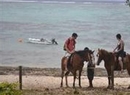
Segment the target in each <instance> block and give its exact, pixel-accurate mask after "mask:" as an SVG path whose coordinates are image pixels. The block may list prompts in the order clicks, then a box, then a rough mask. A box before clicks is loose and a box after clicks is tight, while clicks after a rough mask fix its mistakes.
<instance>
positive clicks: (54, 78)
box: [0, 66, 130, 90]
mask: <svg viewBox="0 0 130 95" xmlns="http://www.w3.org/2000/svg"><path fill="white" fill-rule="evenodd" d="M22 74H23V75H22V81H23V85H22V88H23V89H28V90H32V89H33V90H45V89H57V88H58V89H60V82H61V77H60V75H61V70H60V68H31V67H23V71H22ZM114 80H115V88H116V89H120V90H121V89H127V87H128V86H129V84H130V81H129V80H130V78H129V76H128V74H127V72H126V71H124V73H123V74H121V73H120V72H116V73H115V79H114ZM0 82H9V83H14V82H15V83H16V82H19V69H18V67H5V66H4V67H2V66H1V67H0ZM68 84H69V86H70V88H73V87H72V84H73V76H72V74H70V75H69V77H68ZM81 85H82V87H83V88H87V87H88V86H89V82H88V78H87V74H86V68H84V69H83V72H82V77H81ZM107 85H108V79H107V75H106V71H105V69H102V68H96V69H95V77H94V80H93V86H94V88H104V89H105V88H106V87H107ZM63 87H66V86H65V80H64V86H63ZM76 87H78V79H76Z"/></svg>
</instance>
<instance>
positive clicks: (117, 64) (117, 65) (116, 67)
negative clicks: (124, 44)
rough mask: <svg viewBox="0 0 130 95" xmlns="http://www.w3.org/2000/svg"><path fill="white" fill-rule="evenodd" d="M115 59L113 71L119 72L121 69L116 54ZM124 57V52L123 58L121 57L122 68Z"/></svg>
mask: <svg viewBox="0 0 130 95" xmlns="http://www.w3.org/2000/svg"><path fill="white" fill-rule="evenodd" d="M115 57H116V62H115V68H114V70H117V71H120V70H121V67H120V64H119V61H118V56H117V54H115ZM125 57H126V52H124V54H123V56H122V62H123V68H124V63H125V62H124V58H125Z"/></svg>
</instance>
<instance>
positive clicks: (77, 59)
mask: <svg viewBox="0 0 130 95" xmlns="http://www.w3.org/2000/svg"><path fill="white" fill-rule="evenodd" d="M93 52H94V51H91V50H89V49H88V48H85V49H84V50H82V51H76V52H74V53H73V54H71V56H70V57H69V59H68V58H67V57H63V58H62V60H61V70H62V73H61V87H63V77H64V75H65V79H66V86H67V87H68V80H67V76H68V74H69V73H70V72H71V73H72V74H73V76H74V79H73V87H75V79H76V71H77V70H78V71H79V77H78V78H79V87H81V72H82V68H83V66H84V61H87V62H90V63H93V60H92V59H93V58H92V57H94V56H93ZM68 64H70V65H68ZM66 68H67V69H66ZM65 71H66V72H65Z"/></svg>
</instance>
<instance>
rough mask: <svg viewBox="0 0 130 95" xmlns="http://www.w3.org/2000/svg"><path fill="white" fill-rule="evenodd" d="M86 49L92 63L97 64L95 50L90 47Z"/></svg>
mask: <svg viewBox="0 0 130 95" xmlns="http://www.w3.org/2000/svg"><path fill="white" fill-rule="evenodd" d="M84 51H86V53H87V59H88V61H89V62H90V63H92V64H95V57H94V51H92V50H90V49H89V48H88V47H85V48H84Z"/></svg>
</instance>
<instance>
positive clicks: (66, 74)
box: [65, 71, 70, 87]
mask: <svg viewBox="0 0 130 95" xmlns="http://www.w3.org/2000/svg"><path fill="white" fill-rule="evenodd" d="M69 73H70V71H67V72H66V73H65V80H66V87H69V86H68V79H67V76H68V74H69Z"/></svg>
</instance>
